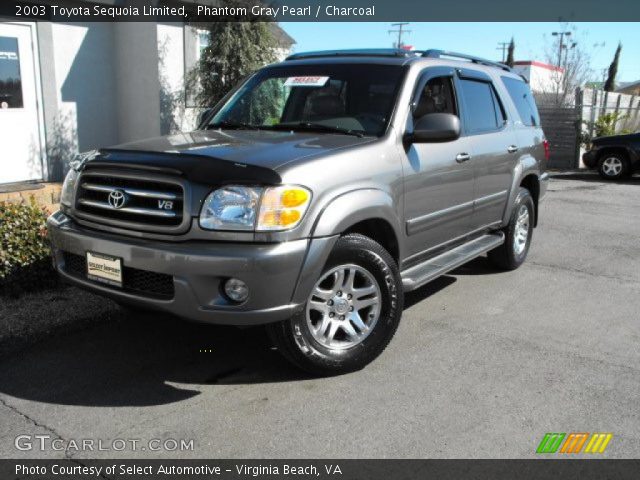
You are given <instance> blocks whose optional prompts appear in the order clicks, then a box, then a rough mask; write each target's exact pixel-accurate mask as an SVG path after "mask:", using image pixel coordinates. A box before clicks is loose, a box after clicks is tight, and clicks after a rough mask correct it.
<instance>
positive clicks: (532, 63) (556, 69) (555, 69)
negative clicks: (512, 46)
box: [513, 60, 564, 72]
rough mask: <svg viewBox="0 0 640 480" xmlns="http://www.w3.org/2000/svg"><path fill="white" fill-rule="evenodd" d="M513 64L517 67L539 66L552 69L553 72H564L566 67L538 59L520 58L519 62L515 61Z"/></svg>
mask: <svg viewBox="0 0 640 480" xmlns="http://www.w3.org/2000/svg"><path fill="white" fill-rule="evenodd" d="M513 65H514V66H516V67H538V68H544V69H546V70H551V71H553V72H562V71H564V68H561V67H556V66H555V65H550V64H548V63H544V62H538V61H537V60H518V61H517V62H513Z"/></svg>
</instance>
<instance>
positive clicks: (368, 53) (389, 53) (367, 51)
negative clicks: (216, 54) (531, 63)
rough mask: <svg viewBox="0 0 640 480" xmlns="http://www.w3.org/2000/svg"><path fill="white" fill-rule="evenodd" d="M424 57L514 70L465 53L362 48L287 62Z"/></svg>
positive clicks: (297, 55)
mask: <svg viewBox="0 0 640 480" xmlns="http://www.w3.org/2000/svg"><path fill="white" fill-rule="evenodd" d="M415 56H422V57H428V58H442V57H450V58H459V59H463V60H468V61H470V62H472V63H476V64H478V65H485V66H488V67H495V68H499V69H501V70H504V71H506V72H512V71H513V70H512V69H511V67H509V66H508V65H505V64H504V63H500V62H493V61H491V60H487V59H486V58H480V57H474V56H473V55H466V54H464V53H457V52H449V51H447V50H436V49H429V50H404V49H401V48H362V49H353V50H320V51H316V52H302V53H294V54H293V55H289V56H288V57H287V58H286V59H285V60H301V59H304V58H322V57H405V58H406V57H415Z"/></svg>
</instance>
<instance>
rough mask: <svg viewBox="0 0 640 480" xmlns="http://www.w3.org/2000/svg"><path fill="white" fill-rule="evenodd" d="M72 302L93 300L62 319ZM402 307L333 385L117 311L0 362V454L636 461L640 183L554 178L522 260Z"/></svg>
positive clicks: (262, 350) (252, 346)
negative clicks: (580, 435)
mask: <svg viewBox="0 0 640 480" xmlns="http://www.w3.org/2000/svg"><path fill="white" fill-rule="evenodd" d="M65 295H66V296H67V297H74V299H75V300H74V302H76V303H77V298H82V297H77V295H88V294H85V293H80V292H79V291H77V290H74V289H70V290H67V291H65V292H64V294H61V295H59V298H57V299H56V302H57V305H58V307H55V308H53V310H52V311H55V312H58V314H60V315H64V312H65V308H67V307H65V305H66V302H71V300H70V299H69V298H67V299H66V300H65ZM91 302H92V304H96V303H97V304H99V305H100V306H98V305H96V306H95V307H94V308H95V309H101V312H103V311H109V310H110V309H112V310H114V311H115V309H116V307H115V306H114V305H113V304H111V303H110V302H107V301H106V300H105V301H102V300H101V301H100V302H96V300H95V297H92V298H91ZM101 302H103V303H101ZM406 303H407V308H406V310H405V312H404V317H403V320H402V323H401V325H400V328H399V330H398V333H397V335H396V337H395V339H394V341H393V342H392V343H391V345H390V346H389V348H388V349H387V350H386V352H385V353H384V354H383V355H382V356H381V357H380V358H379V359H378V360H377V361H376V362H375V363H373V364H372V365H370V366H369V367H368V368H366V369H365V370H363V371H360V372H357V373H353V374H350V375H345V376H341V377H335V378H323V379H313V378H308V377H306V376H304V375H302V374H300V373H299V372H297V371H296V370H295V369H293V368H292V367H290V366H289V365H288V364H287V363H286V362H285V361H283V360H282V359H280V357H279V355H278V353H277V352H275V351H273V350H271V349H270V348H269V344H268V342H267V340H266V336H265V335H264V334H263V331H262V330H261V329H249V330H236V329H231V328H220V327H209V326H201V325H194V324H189V323H183V322H179V321H175V320H172V319H167V318H161V317H160V316H158V315H155V314H154V315H150V316H146V317H144V318H137V319H136V318H125V317H122V316H119V315H118V314H113V315H111V316H109V315H107V316H106V317H105V319H104V320H102V321H98V322H93V323H90V324H89V325H88V326H86V327H85V328H83V329H80V330H75V331H69V332H66V333H64V334H58V335H56V336H55V337H54V338H53V339H51V340H47V341H43V342H40V343H38V344H37V345H35V346H32V347H29V348H27V349H26V350H23V351H22V352H18V353H14V354H12V355H11V356H8V357H5V358H4V359H2V360H0V454H1V455H2V457H4V458H29V457H31V458H34V457H37V458H42V457H63V456H64V455H65V453H64V452H56V451H51V450H48V451H45V452H40V451H37V450H32V451H25V452H22V451H17V450H16V449H15V448H14V439H15V437H16V436H18V435H20V434H29V435H35V434H45V435H50V436H51V437H52V438H62V439H64V440H66V441H69V440H76V441H78V440H82V439H103V440H105V441H107V444H109V443H108V442H109V441H111V440H113V439H141V440H142V442H143V443H142V445H144V442H146V441H148V440H150V439H193V440H194V447H193V451H186V452H179V451H174V452H161V453H158V452H150V451H148V449H147V450H137V451H131V450H130V449H126V450H125V451H122V452H114V451H93V452H91V451H89V452H75V451H70V452H68V453H67V455H68V456H71V457H75V458H83V457H86V458H95V457H104V458H117V457H120V458H134V457H149V456H152V457H153V456H167V457H194V458H211V457H219V458H243V457H244V458H247V457H256V458H292V457H294V458H298V457H300V458H316V457H320V458H355V457H357V458H359V457H371V458H393V457H409V458H424V457H442V458H456V457H469V458H483V457H491V458H522V457H525V458H526V457H534V456H535V453H534V452H535V449H536V447H537V445H538V443H539V442H540V440H541V439H542V437H543V436H544V434H545V433H546V432H611V433H613V440H612V441H611V443H610V444H609V447H608V448H607V451H606V452H605V453H604V454H603V456H606V457H609V458H614V457H617V458H621V457H627V458H631V457H635V458H637V457H638V456H639V454H640V409H639V408H638V405H639V404H638V399H640V313H639V312H640V178H638V177H635V178H633V179H631V180H629V181H627V182H624V183H619V184H611V183H603V182H601V181H600V180H599V179H598V177H597V176H593V175H590V174H567V175H560V176H556V177H555V178H553V180H552V183H551V186H550V191H549V193H548V196H547V199H546V201H545V202H544V203H543V205H542V209H541V221H540V225H539V228H538V229H536V231H535V233H534V240H533V245H532V249H531V251H530V255H529V259H528V260H527V262H526V264H525V265H524V266H523V267H522V268H520V269H519V270H517V271H515V272H509V273H504V272H497V271H495V270H493V269H492V268H491V267H490V266H489V264H488V263H487V262H486V260H485V259H484V258H480V259H477V260H475V261H474V262H472V263H471V264H469V265H466V266H464V267H462V268H460V269H458V270H456V271H455V272H453V273H452V274H451V275H448V276H446V277H443V278H441V279H439V280H437V281H435V282H433V283H432V284H430V285H427V286H426V287H424V288H422V289H420V290H419V291H417V292H416V293H413V294H411V295H410V296H409V297H408V299H407V302H406ZM69 305H72V303H69ZM47 308H52V307H50V306H49V307H47ZM205 350H206V351H205ZM209 350H210V351H209Z"/></svg>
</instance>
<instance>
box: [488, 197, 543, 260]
mask: <svg viewBox="0 0 640 480" xmlns="http://www.w3.org/2000/svg"><path fill="white" fill-rule="evenodd" d="M534 215H535V207H534V204H533V198H532V197H531V193H529V190H527V189H526V188H523V187H520V190H519V191H518V196H517V197H516V200H515V202H514V205H513V209H512V211H511V218H510V220H509V225H507V227H506V228H505V229H504V230H503V232H504V234H505V241H504V243H503V244H502V245H500V246H499V247H498V248H496V249H494V250H491V251H490V252H489V260H490V261H491V262H492V263H493V264H494V265H496V266H497V267H499V268H502V269H504V270H515V269H516V268H518V267H519V266H520V265H522V264H523V263H524V261H525V259H526V258H527V253H529V246H530V245H531V237H532V235H533V219H534Z"/></svg>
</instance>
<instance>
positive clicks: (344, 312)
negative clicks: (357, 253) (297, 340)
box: [306, 264, 382, 350]
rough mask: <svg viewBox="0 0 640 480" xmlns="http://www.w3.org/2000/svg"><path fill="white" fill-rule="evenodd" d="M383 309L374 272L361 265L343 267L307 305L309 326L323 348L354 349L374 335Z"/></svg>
mask: <svg viewBox="0 0 640 480" xmlns="http://www.w3.org/2000/svg"><path fill="white" fill-rule="evenodd" d="M381 306H382V303H381V292H380V286H379V285H378V282H377V280H376V279H375V277H374V276H373V274H372V273H371V272H369V271H368V270H366V269H365V268H363V267H361V266H359V265H354V264H348V265H339V266H337V267H334V268H332V269H331V270H329V271H328V272H327V273H325V274H324V275H323V276H322V277H321V278H320V280H318V282H317V283H316V285H315V286H314V288H313V291H312V293H311V295H310V296H309V300H308V302H307V311H306V320H307V326H308V327H309V330H310V332H311V334H312V335H313V338H314V339H315V340H316V341H317V342H318V343H320V344H321V345H323V346H325V347H327V348H331V349H337V350H342V349H347V348H351V347H353V346H355V345H358V344H359V343H361V342H362V341H363V340H364V339H365V338H367V337H368V336H369V334H370V333H371V332H372V331H373V329H374V327H375V325H376V323H377V322H378V319H379V318H380V310H381Z"/></svg>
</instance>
